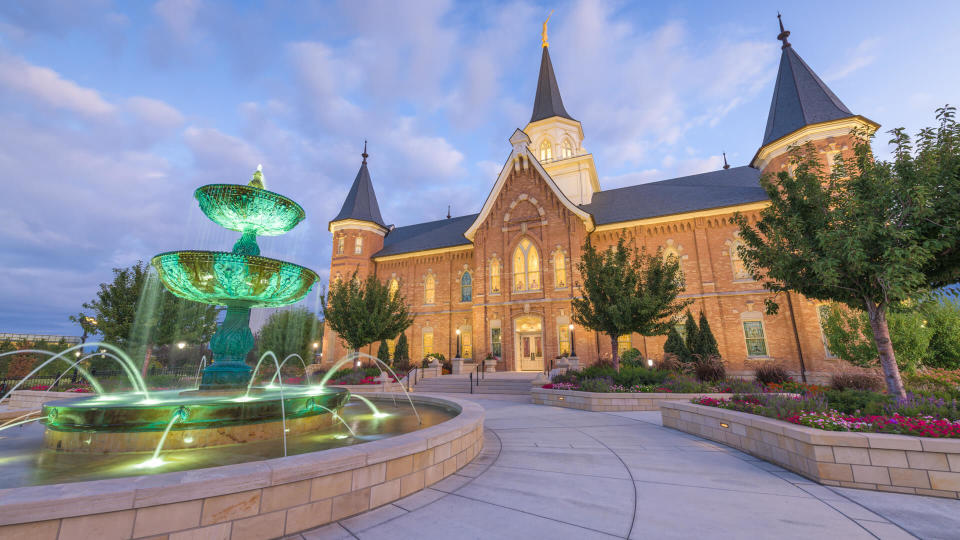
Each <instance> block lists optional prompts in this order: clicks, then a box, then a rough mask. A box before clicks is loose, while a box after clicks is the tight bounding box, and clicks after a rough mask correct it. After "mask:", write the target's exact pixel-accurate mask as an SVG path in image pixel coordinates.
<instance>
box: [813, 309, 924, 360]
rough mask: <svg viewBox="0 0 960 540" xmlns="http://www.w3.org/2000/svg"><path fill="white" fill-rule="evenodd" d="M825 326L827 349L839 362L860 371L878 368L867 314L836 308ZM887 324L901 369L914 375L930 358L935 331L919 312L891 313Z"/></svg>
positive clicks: (875, 348) (826, 319)
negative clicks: (931, 339)
mask: <svg viewBox="0 0 960 540" xmlns="http://www.w3.org/2000/svg"><path fill="white" fill-rule="evenodd" d="M821 324H822V326H823V335H824V337H826V338H827V347H829V348H830V352H831V353H833V354H834V355H836V356H837V358H840V359H841V360H844V361H846V362H849V363H851V364H853V365H855V366H860V367H873V366H876V365H877V361H878V355H877V346H876V344H875V342H874V340H873V330H872V329H871V326H870V319H869V318H868V317H867V314H866V313H864V312H863V311H861V310H852V309H850V308H847V307H846V306H843V305H840V304H834V305H832V306H830V309H829V310H828V311H827V316H826V317H825V318H824V319H823V321H822V323H821ZM887 324H888V326H889V328H890V338H891V340H892V342H893V348H894V350H896V351H897V364H898V367H899V368H900V369H904V370H908V371H913V370H914V369H916V368H917V367H918V366H919V365H920V364H921V363H922V362H923V361H924V359H925V357H926V354H927V347H928V344H929V343H930V338H931V336H932V335H933V329H932V328H929V327H928V326H927V325H926V324H925V323H924V316H923V315H922V314H920V313H918V312H915V311H907V312H901V311H891V312H890V313H889V314H888V317H887Z"/></svg>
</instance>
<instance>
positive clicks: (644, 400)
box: [530, 384, 732, 412]
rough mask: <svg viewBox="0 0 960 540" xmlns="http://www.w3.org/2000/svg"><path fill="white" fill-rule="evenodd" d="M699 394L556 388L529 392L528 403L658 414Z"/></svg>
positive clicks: (727, 395) (602, 410)
mask: <svg viewBox="0 0 960 540" xmlns="http://www.w3.org/2000/svg"><path fill="white" fill-rule="evenodd" d="M699 395H700V394H687V393H673V392H636V393H627V392H581V391H579V390H569V389H563V388H557V385H556V384H554V385H553V388H531V389H530V399H531V402H532V403H534V404H535V405H551V406H553V407H564V408H567V409H580V410H583V411H595V412H618V411H658V410H660V407H661V405H662V404H663V403H666V402H668V401H683V402H686V401H690V399H691V398H693V397H697V396H699ZM709 395H710V396H711V397H714V398H722V397H730V396H731V395H732V394H709Z"/></svg>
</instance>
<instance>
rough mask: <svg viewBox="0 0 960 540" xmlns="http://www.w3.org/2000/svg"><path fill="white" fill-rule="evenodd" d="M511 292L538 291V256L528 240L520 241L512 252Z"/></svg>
mask: <svg viewBox="0 0 960 540" xmlns="http://www.w3.org/2000/svg"><path fill="white" fill-rule="evenodd" d="M513 290H515V291H538V290H540V254H539V253H537V246H535V245H533V242H531V241H530V240H529V239H528V238H524V239H523V240H521V241H520V243H519V244H517V249H515V250H514V251H513Z"/></svg>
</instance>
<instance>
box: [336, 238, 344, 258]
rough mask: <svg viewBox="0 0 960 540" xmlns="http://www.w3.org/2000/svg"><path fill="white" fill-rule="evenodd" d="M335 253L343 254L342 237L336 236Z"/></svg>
mask: <svg viewBox="0 0 960 540" xmlns="http://www.w3.org/2000/svg"><path fill="white" fill-rule="evenodd" d="M337 255H343V237H342V236H341V237H340V238H337Z"/></svg>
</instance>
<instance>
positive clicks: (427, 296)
mask: <svg viewBox="0 0 960 540" xmlns="http://www.w3.org/2000/svg"><path fill="white" fill-rule="evenodd" d="M436 291H437V279H436V278H435V277H433V274H427V279H425V280H424V281H423V303H424V304H432V303H433V302H434V300H436Z"/></svg>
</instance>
